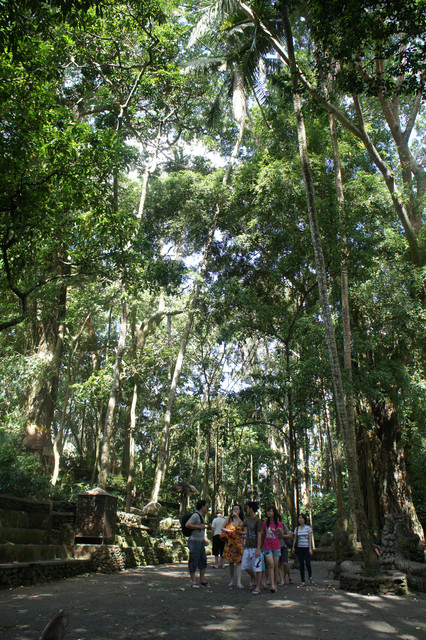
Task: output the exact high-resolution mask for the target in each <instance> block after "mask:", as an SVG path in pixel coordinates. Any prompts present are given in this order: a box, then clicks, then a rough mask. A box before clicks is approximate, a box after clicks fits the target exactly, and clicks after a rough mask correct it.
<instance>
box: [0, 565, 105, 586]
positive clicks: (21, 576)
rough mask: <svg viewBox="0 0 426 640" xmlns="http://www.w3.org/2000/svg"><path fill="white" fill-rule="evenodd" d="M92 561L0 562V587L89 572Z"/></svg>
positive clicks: (57, 578) (34, 582)
mask: <svg viewBox="0 0 426 640" xmlns="http://www.w3.org/2000/svg"><path fill="white" fill-rule="evenodd" d="M92 570H93V569H92V563H91V562H90V561H87V560H76V559H74V558H70V559H67V560H43V561H40V562H17V563H14V564H0V589H10V588H15V587H20V586H28V585H32V584H39V583H41V582H49V581H52V580H61V579H62V578H71V577H73V576H77V575H81V574H82V573H89V572H91V571H92Z"/></svg>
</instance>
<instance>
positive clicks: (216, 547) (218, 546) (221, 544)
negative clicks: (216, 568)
mask: <svg viewBox="0 0 426 640" xmlns="http://www.w3.org/2000/svg"><path fill="white" fill-rule="evenodd" d="M212 542H213V545H212V546H213V549H212V554H213V555H214V556H220V557H222V556H223V550H224V549H225V542H226V540H221V538H220V534H218V535H217V536H213V538H212Z"/></svg>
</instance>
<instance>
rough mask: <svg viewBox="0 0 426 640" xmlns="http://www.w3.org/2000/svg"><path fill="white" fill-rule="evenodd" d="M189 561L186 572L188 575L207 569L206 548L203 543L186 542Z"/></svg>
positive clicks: (195, 541)
mask: <svg viewBox="0 0 426 640" xmlns="http://www.w3.org/2000/svg"><path fill="white" fill-rule="evenodd" d="M188 549H189V560H188V570H189V573H195V571H196V570H197V569H205V568H206V567H207V556H206V547H205V544H204V541H199V540H191V538H190V539H189V540H188Z"/></svg>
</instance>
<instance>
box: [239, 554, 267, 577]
mask: <svg viewBox="0 0 426 640" xmlns="http://www.w3.org/2000/svg"><path fill="white" fill-rule="evenodd" d="M255 554H256V549H244V553H243V559H242V561H241V569H243V570H246V571H253V573H260V572H261V571H262V552H260V556H259V557H258V558H256V555H255Z"/></svg>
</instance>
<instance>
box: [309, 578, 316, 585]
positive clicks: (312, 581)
mask: <svg viewBox="0 0 426 640" xmlns="http://www.w3.org/2000/svg"><path fill="white" fill-rule="evenodd" d="M309 582H310V583H311V584H314V585H316V584H317V583H316V582H314V579H313V578H309Z"/></svg>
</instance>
